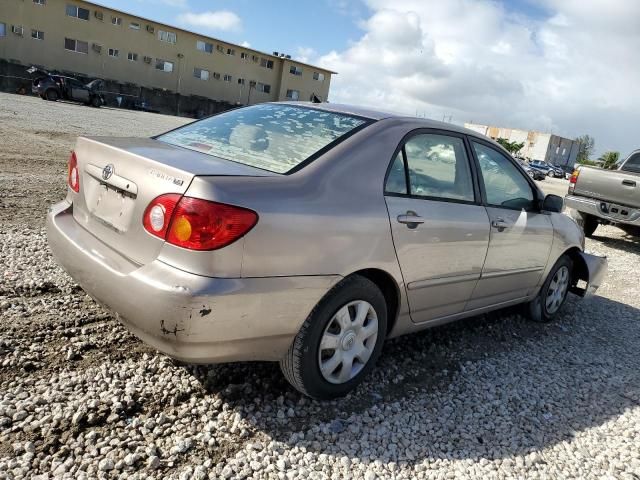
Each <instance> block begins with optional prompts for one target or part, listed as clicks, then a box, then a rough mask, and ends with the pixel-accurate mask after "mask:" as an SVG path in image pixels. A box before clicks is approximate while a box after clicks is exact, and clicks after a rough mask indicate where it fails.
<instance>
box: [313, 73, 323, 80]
mask: <svg viewBox="0 0 640 480" xmlns="http://www.w3.org/2000/svg"><path fill="white" fill-rule="evenodd" d="M313 79H314V80H318V81H319V82H324V73H319V72H313Z"/></svg>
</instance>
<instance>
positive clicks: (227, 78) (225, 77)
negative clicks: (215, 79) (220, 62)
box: [224, 73, 232, 82]
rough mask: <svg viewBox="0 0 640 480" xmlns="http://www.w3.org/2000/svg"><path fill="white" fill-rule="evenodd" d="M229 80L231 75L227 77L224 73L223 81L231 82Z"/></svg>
mask: <svg viewBox="0 0 640 480" xmlns="http://www.w3.org/2000/svg"><path fill="white" fill-rule="evenodd" d="M231 79H232V77H231V75H229V74H228V73H225V74H224V81H225V82H230V81H231Z"/></svg>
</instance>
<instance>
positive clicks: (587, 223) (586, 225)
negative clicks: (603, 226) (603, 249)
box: [578, 212, 598, 238]
mask: <svg viewBox="0 0 640 480" xmlns="http://www.w3.org/2000/svg"><path fill="white" fill-rule="evenodd" d="M579 216H580V218H579V219H578V220H579V221H578V224H579V225H580V226H581V227H582V230H583V231H584V236H585V237H589V238H591V236H592V235H593V232H595V231H596V228H598V219H597V218H596V217H594V216H593V215H589V214H588V213H581V212H579Z"/></svg>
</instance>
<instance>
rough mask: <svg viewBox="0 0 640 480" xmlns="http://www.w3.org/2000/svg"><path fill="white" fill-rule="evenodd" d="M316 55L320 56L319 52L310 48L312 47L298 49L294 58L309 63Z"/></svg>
mask: <svg viewBox="0 0 640 480" xmlns="http://www.w3.org/2000/svg"><path fill="white" fill-rule="evenodd" d="M316 55H318V52H316V51H315V50H314V49H313V48H310V47H298V48H297V49H296V54H295V55H294V57H295V59H296V60H298V61H299V62H304V63H308V62H310V61H311V59H312V58H314V57H315V56H316Z"/></svg>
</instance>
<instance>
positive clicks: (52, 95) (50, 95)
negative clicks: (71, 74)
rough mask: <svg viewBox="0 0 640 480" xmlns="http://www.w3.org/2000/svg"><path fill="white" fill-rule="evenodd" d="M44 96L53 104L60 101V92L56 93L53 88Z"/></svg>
mask: <svg viewBox="0 0 640 480" xmlns="http://www.w3.org/2000/svg"><path fill="white" fill-rule="evenodd" d="M44 96H45V97H46V98H47V100H49V101H51V102H55V101H56V100H58V92H56V91H55V90H54V89H53V88H50V89H49V90H47V91H46V92H44Z"/></svg>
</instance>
